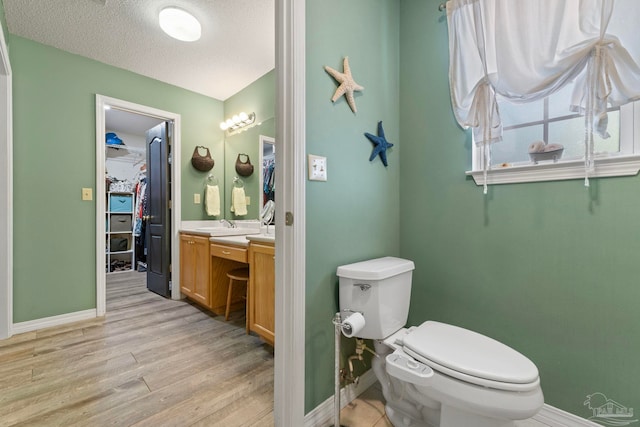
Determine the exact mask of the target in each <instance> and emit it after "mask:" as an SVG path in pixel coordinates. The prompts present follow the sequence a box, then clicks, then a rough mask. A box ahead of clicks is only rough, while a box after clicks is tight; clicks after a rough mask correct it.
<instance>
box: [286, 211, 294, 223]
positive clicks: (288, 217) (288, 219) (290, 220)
mask: <svg viewBox="0 0 640 427" xmlns="http://www.w3.org/2000/svg"><path fill="white" fill-rule="evenodd" d="M284 225H293V213H291V212H287V213H285V214H284Z"/></svg>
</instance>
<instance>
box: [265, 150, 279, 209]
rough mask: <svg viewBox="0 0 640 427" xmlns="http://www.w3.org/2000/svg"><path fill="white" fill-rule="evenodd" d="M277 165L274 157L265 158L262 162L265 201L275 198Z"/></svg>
mask: <svg viewBox="0 0 640 427" xmlns="http://www.w3.org/2000/svg"><path fill="white" fill-rule="evenodd" d="M275 166H276V163H275V160H274V159H264V160H263V162H262V171H263V176H262V182H263V188H262V192H263V196H262V200H263V203H266V202H268V201H269V200H275V177H276V173H275Z"/></svg>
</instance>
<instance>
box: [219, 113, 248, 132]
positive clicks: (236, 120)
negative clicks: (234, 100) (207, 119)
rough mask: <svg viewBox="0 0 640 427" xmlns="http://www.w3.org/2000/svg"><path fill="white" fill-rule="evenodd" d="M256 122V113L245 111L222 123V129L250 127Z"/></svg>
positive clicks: (231, 129)
mask: <svg viewBox="0 0 640 427" xmlns="http://www.w3.org/2000/svg"><path fill="white" fill-rule="evenodd" d="M255 122H256V113H250V114H247V113H245V112H244V111H243V112H242V113H240V114H236V115H234V116H233V117H231V118H230V119H227V120H226V121H224V122H222V123H220V129H222V130H226V131H228V132H235V131H239V130H241V129H249V128H250V127H252V126H251V125H253V124H254V123H255Z"/></svg>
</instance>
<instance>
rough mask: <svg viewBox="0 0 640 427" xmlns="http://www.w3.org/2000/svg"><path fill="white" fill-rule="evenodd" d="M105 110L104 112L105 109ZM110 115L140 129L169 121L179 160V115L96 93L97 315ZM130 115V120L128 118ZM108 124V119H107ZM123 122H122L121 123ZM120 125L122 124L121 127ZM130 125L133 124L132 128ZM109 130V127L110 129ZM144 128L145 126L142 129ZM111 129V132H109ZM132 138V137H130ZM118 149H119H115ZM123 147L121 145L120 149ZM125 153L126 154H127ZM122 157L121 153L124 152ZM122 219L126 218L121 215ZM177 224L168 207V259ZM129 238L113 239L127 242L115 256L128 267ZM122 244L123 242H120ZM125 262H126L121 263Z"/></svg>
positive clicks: (175, 179) (175, 183) (176, 180)
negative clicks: (106, 140)
mask: <svg viewBox="0 0 640 427" xmlns="http://www.w3.org/2000/svg"><path fill="white" fill-rule="evenodd" d="M107 111H108V113H107ZM108 115H109V118H110V119H111V118H112V116H114V115H115V116H116V118H119V119H120V120H121V121H126V120H129V121H131V122H137V123H138V124H137V126H138V129H139V130H138V131H136V132H138V133H139V132H141V129H142V128H145V127H147V129H150V128H152V127H154V126H155V125H157V124H159V123H162V122H169V123H170V124H171V125H172V126H170V128H171V129H172V131H171V140H172V150H171V159H170V161H171V163H172V164H180V115H179V114H175V113H171V112H167V111H162V110H158V109H155V108H152V107H148V106H144V105H140V104H134V103H131V102H128V101H124V100H120V99H115V98H109V97H105V96H102V95H96V242H97V245H96V307H97V315H98V316H104V314H105V312H106V270H105V261H106V260H105V248H107V247H108V246H107V245H111V241H109V242H107V236H108V234H105V230H108V228H107V221H108V220H107V215H105V212H107V209H108V207H109V206H107V205H108V201H109V199H108V198H105V197H103V196H102V195H104V194H107V191H108V188H107V180H106V179H105V177H106V176H107V168H106V160H107V156H106V150H108V149H109V150H113V149H117V148H118V147H115V148H105V135H106V134H107V132H109V131H110V129H109V127H108V126H107V123H108V122H109V121H108V120H107V116H108ZM131 119H134V120H131ZM109 124H111V122H109ZM122 126H124V125H122ZM123 129H124V128H123ZM132 129H133V128H132ZM111 130H112V129H111ZM145 130H146V129H145ZM113 133H115V132H113ZM132 140H133V139H132ZM136 145H137V146H138V148H137V150H136V148H135V147H132V149H129V150H127V151H129V152H133V151H137V154H138V156H140V157H142V156H144V157H143V158H144V159H146V142H145V145H142V146H141V147H140V144H136ZM118 151H120V150H118ZM122 151H124V149H122ZM127 155H128V154H127ZM122 157H125V156H124V155H123V156H122ZM131 161H132V162H133V163H134V164H135V162H136V161H137V160H136V157H135V154H134V157H133V158H132V159H131ZM176 169H179V168H171V169H170V178H169V179H170V180H171V184H172V185H171V190H170V200H171V203H172V205H173V206H180V194H179V193H180V192H179V188H180V173H179V170H178V171H176ZM125 204H126V201H125ZM125 220H126V218H125ZM179 224H180V209H172V210H171V215H170V219H169V227H168V228H169V229H170V230H171V231H170V236H169V237H170V241H171V243H170V252H171V259H172V260H177V259H179V257H178V250H179V249H178V246H179V238H178V235H177V230H178V229H179V226H178V225H179ZM116 239H127V235H126V234H123V236H122V237H116ZM130 239H131V242H130V243H129V242H123V241H122V240H116V241H115V242H114V243H116V244H117V243H122V244H123V245H126V246H127V249H126V250H124V251H121V252H122V254H121V255H120V256H119V258H121V259H122V258H124V259H125V260H127V259H129V260H130V261H125V262H129V263H130V264H131V267H132V269H136V268H138V264H137V260H136V256H135V250H136V247H135V240H134V237H133V233H132V234H131V237H130ZM123 248H124V246H123ZM138 250H144V249H143V248H138ZM178 264H179V263H178V262H174V263H172V275H173V277H178V275H179V274H180V271H179V268H180V267H179V265H178ZM125 265H126V264H125ZM170 292H171V298H172V299H180V289H179V287H177V286H176V287H172V289H171V291H170Z"/></svg>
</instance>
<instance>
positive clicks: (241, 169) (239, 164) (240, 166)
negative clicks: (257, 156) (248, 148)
mask: <svg viewBox="0 0 640 427" xmlns="http://www.w3.org/2000/svg"><path fill="white" fill-rule="evenodd" d="M240 156H245V157H246V158H247V160H246V161H244V162H243V161H242V160H240ZM236 172H238V175H241V176H251V174H252V173H253V165H252V164H251V159H249V155H248V154H244V153H240V154H238V158H237V159H236Z"/></svg>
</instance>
